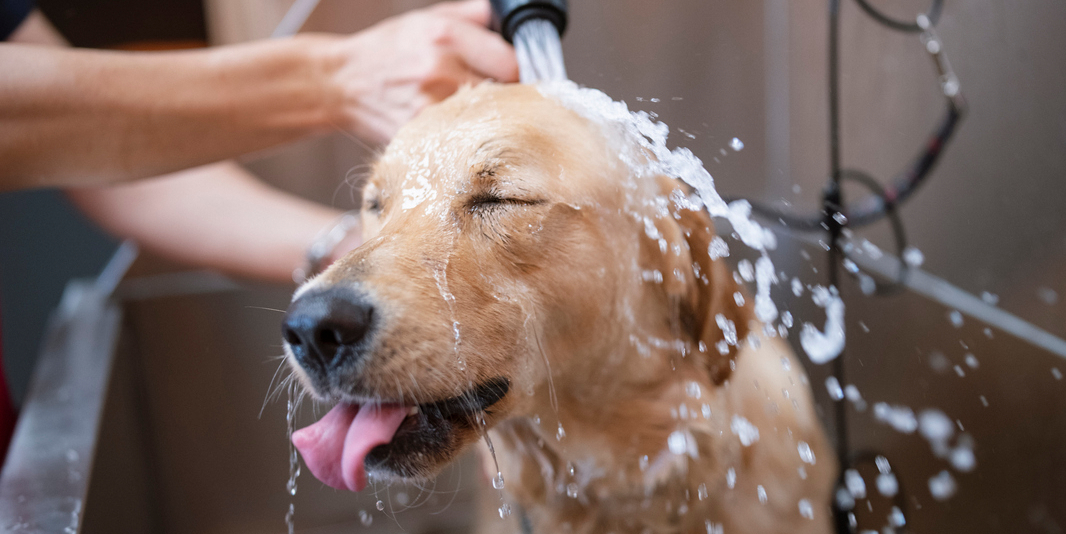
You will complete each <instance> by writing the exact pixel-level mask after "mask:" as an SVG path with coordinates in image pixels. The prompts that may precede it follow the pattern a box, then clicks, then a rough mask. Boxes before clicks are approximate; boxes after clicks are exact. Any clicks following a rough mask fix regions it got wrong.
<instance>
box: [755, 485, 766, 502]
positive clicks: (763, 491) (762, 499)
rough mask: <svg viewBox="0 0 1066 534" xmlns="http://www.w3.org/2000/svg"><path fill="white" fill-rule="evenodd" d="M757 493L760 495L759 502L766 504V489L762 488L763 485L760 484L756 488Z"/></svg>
mask: <svg viewBox="0 0 1066 534" xmlns="http://www.w3.org/2000/svg"><path fill="white" fill-rule="evenodd" d="M755 492H756V493H758V494H759V502H760V503H762V504H766V488H764V487H762V484H759V485H758V486H756V487H755Z"/></svg>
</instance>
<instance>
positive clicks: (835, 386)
mask: <svg viewBox="0 0 1066 534" xmlns="http://www.w3.org/2000/svg"><path fill="white" fill-rule="evenodd" d="M825 389H826V391H828V392H829V398H830V399H833V400H835V401H838V400H843V398H844V388H842V387H840V381H839V380H837V377H835V376H830V377H829V378H826V379H825Z"/></svg>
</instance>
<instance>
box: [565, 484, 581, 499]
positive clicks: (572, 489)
mask: <svg viewBox="0 0 1066 534" xmlns="http://www.w3.org/2000/svg"><path fill="white" fill-rule="evenodd" d="M577 493H578V487H577V484H576V483H574V482H571V483H569V484H567V485H566V496H567V497H570V498H571V499H576V498H577Z"/></svg>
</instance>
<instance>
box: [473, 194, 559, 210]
mask: <svg viewBox="0 0 1066 534" xmlns="http://www.w3.org/2000/svg"><path fill="white" fill-rule="evenodd" d="M543 203H544V201H543V200H530V199H525V198H511V197H501V196H497V195H493V194H484V195H477V196H475V197H473V198H471V199H470V202H469V206H470V213H473V214H475V215H487V214H489V213H491V212H494V211H497V210H502V209H507V208H511V207H517V206H535V205H537V204H543Z"/></svg>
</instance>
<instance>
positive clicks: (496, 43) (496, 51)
mask: <svg viewBox="0 0 1066 534" xmlns="http://www.w3.org/2000/svg"><path fill="white" fill-rule="evenodd" d="M453 39H454V46H455V51H456V53H458V54H459V57H460V58H462V60H463V61H464V62H465V63H466V64H467V65H469V66H470V68H471V69H473V70H474V71H476V72H477V73H479V74H481V75H483V76H485V77H487V78H493V79H495V80H496V81H499V82H517V81H518V60H517V59H516V58H515V53H514V48H512V47H511V45H510V44H508V43H507V41H504V40H503V37H501V36H500V35H499V34H498V33H496V32H493V31H489V30H487V29H485V28H484V27H482V26H477V25H475V24H473V23H467V22H460V23H459V26H458V27H457V28H456V30H455V32H454V35H453Z"/></svg>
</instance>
